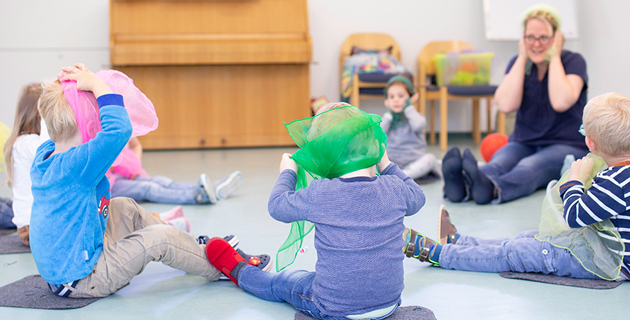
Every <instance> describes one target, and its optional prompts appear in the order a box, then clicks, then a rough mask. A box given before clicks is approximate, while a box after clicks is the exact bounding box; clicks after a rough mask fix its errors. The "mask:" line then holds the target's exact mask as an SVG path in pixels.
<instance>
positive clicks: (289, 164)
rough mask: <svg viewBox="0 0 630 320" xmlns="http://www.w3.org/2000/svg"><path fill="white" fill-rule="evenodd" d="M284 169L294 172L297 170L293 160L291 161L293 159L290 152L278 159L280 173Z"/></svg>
mask: <svg viewBox="0 0 630 320" xmlns="http://www.w3.org/2000/svg"><path fill="white" fill-rule="evenodd" d="M286 169H290V170H293V172H296V173H297V171H298V165H297V163H296V162H295V161H293V159H291V154H290V153H285V154H283V155H282V160H281V161H280V173H282V171H284V170H286Z"/></svg>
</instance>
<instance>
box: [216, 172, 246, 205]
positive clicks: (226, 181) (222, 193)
mask: <svg viewBox="0 0 630 320" xmlns="http://www.w3.org/2000/svg"><path fill="white" fill-rule="evenodd" d="M242 182H243V175H242V174H241V172H240V171H234V172H232V173H231V174H230V175H229V176H227V177H225V178H223V179H221V180H220V181H219V182H217V183H216V184H215V186H214V190H215V192H216V196H217V199H219V200H223V199H226V198H228V197H229V196H231V195H232V194H233V193H234V191H236V189H238V187H240V186H241V183H242Z"/></svg>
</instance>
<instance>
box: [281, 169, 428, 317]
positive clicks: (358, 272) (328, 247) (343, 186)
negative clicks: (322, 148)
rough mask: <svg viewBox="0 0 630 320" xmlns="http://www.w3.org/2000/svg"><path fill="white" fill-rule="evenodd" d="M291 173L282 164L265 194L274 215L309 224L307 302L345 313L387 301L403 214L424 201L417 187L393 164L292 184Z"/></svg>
mask: <svg viewBox="0 0 630 320" xmlns="http://www.w3.org/2000/svg"><path fill="white" fill-rule="evenodd" d="M296 181H297V175H296V174H295V172H293V171H291V170H284V171H283V172H282V173H281V174H280V177H279V178H278V181H277V182H276V185H275V186H274V188H273V191H272V192H271V196H270V198H269V213H270V214H271V216H272V217H273V218H274V219H276V220H279V221H283V222H292V221H301V220H308V221H310V222H313V223H314V225H315V249H317V264H316V267H315V268H316V276H315V280H314V282H313V289H312V290H313V299H314V301H313V302H314V303H315V305H316V306H317V307H318V308H319V309H320V310H322V311H324V312H325V314H327V315H331V316H346V315H349V314H362V313H365V312H369V311H373V310H377V309H381V308H386V307H389V306H393V305H395V304H396V303H398V302H399V301H400V294H401V292H402V290H403V288H404V284H403V282H404V272H403V259H404V255H403V252H402V247H403V246H404V244H405V242H404V241H403V239H402V237H401V235H402V232H403V230H404V225H403V218H404V217H405V216H409V215H413V214H415V213H416V212H418V211H419V210H420V208H421V207H422V206H423V205H424V203H425V196H424V193H423V192H422V189H421V188H420V187H419V186H418V185H417V184H416V183H415V182H414V181H413V179H411V178H410V177H409V176H407V175H406V174H404V173H403V172H402V171H401V170H400V169H399V168H398V166H397V165H396V164H394V163H392V164H390V165H389V166H388V167H387V168H385V170H383V172H382V173H381V176H379V177H354V178H348V179H344V178H335V179H332V180H330V179H322V180H314V181H312V182H311V184H310V185H309V186H308V187H307V188H304V189H301V190H298V191H295V186H296Z"/></svg>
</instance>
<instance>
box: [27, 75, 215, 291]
mask: <svg viewBox="0 0 630 320" xmlns="http://www.w3.org/2000/svg"><path fill="white" fill-rule="evenodd" d="M62 70H63V72H62V73H61V74H60V75H59V77H60V79H59V81H57V80H56V81H54V82H52V83H48V84H46V86H45V88H44V92H43V93H42V96H41V99H40V102H39V111H40V113H41V115H42V118H43V119H44V120H45V121H46V125H47V127H48V132H49V134H50V138H51V139H52V140H48V141H46V142H45V143H43V144H42V145H41V146H40V147H39V148H38V150H37V154H36V156H35V161H34V163H33V167H32V168H31V179H32V191H33V199H34V200H33V209H32V214H31V226H30V231H31V232H30V241H31V250H32V252H33V258H34V259H35V263H36V265H37V269H38V270H39V273H40V274H41V276H42V278H44V280H46V282H48V284H49V286H50V287H51V289H52V290H53V292H54V293H55V294H57V295H60V296H65V297H72V298H85V297H104V296H107V295H110V294H112V293H114V292H116V291H117V290H118V289H120V288H122V287H124V286H125V285H127V284H128V283H129V281H130V280H131V278H133V277H134V276H135V275H137V274H139V273H140V272H142V270H144V267H145V266H146V265H147V264H148V263H149V262H150V261H160V262H162V263H164V264H166V265H168V266H171V267H173V268H176V269H179V270H183V271H186V272H188V273H191V274H195V275H199V276H202V277H204V278H206V279H208V280H209V281H215V280H217V279H219V276H220V274H221V272H220V271H218V270H217V269H215V268H214V267H213V266H212V265H210V264H209V263H208V260H207V259H206V254H205V252H204V246H203V245H200V244H199V243H198V240H197V239H195V238H194V237H193V236H192V235H190V234H188V233H186V232H184V231H182V230H180V229H178V228H176V227H173V226H170V225H167V224H165V222H163V221H162V220H160V219H158V218H157V217H155V216H153V215H152V214H151V213H149V212H147V211H146V210H144V209H143V208H142V207H140V206H138V205H137V204H136V203H135V201H133V200H132V199H129V198H114V199H111V198H110V185H109V181H108V180H107V178H106V177H105V173H106V172H107V170H108V169H109V168H110V167H111V165H112V163H113V162H114V160H115V159H116V157H117V156H118V154H119V153H120V152H121V150H122V149H123V148H124V147H125V145H126V143H127V141H129V138H130V137H131V133H132V126H131V122H130V120H129V115H128V113H127V111H126V110H125V107H124V105H123V97H122V96H121V95H118V94H113V93H112V90H111V89H110V88H109V87H108V86H107V84H106V83H105V82H103V81H102V80H101V79H99V78H98V77H96V76H95V75H93V74H92V73H90V72H89V71H88V69H87V67H85V65H82V64H76V65H74V66H73V67H65V68H62ZM60 81H61V82H64V81H76V86H77V89H78V90H83V91H92V92H93V93H94V96H95V97H96V100H97V103H98V106H99V108H100V121H101V126H102V128H103V130H102V131H101V132H98V133H97V134H96V137H95V138H94V139H91V140H89V141H88V142H86V143H82V137H81V133H80V130H78V125H77V120H76V117H75V114H74V112H73V108H72V106H71V105H70V104H69V103H68V101H67V100H66V98H65V96H64V89H63V88H62V86H61V84H60Z"/></svg>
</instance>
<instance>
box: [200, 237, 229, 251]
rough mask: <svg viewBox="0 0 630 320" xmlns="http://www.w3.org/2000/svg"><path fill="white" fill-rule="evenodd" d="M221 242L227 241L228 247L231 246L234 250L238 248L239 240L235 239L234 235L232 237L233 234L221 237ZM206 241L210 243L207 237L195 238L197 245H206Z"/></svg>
mask: <svg viewBox="0 0 630 320" xmlns="http://www.w3.org/2000/svg"><path fill="white" fill-rule="evenodd" d="M223 240H225V241H227V242H228V243H229V244H230V246H232V248H234V249H236V247H237V246H238V242H239V240H238V238H237V237H236V236H235V235H233V234H231V235H229V236H225V237H223ZM208 241H210V237H208V236H206V235H203V236H199V237H198V238H197V242H198V243H199V244H207V243H208Z"/></svg>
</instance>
